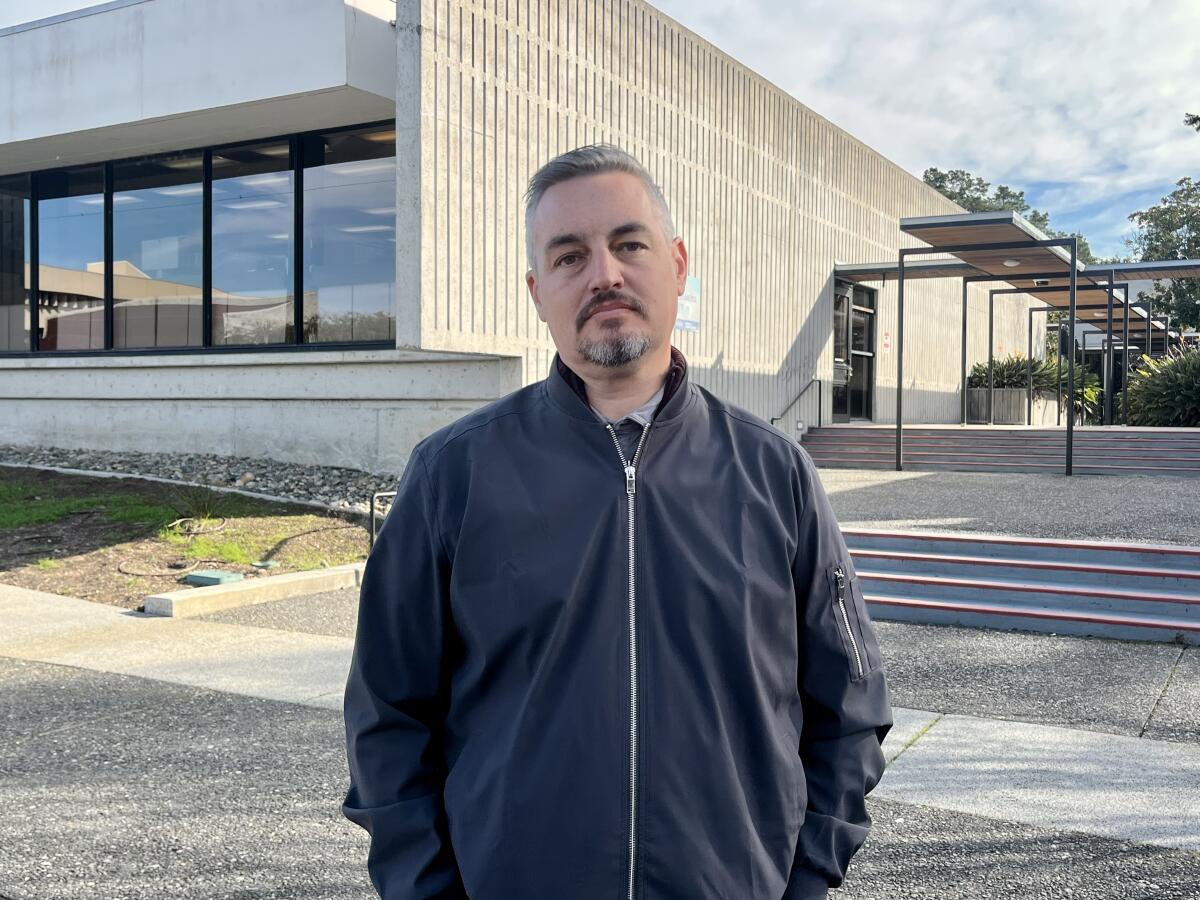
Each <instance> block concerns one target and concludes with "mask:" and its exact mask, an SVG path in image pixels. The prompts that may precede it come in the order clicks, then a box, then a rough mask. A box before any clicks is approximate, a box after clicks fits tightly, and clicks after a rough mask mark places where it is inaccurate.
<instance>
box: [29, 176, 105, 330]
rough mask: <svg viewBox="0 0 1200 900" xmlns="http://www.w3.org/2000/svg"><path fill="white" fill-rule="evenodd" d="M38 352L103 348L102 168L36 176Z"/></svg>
mask: <svg viewBox="0 0 1200 900" xmlns="http://www.w3.org/2000/svg"><path fill="white" fill-rule="evenodd" d="M37 194H38V331H39V335H38V347H39V349H41V350H96V349H102V348H103V347H104V169H103V167H101V166H89V167H86V168H80V169H69V170H64V171H61V172H48V173H45V174H42V175H39V176H38V177H37Z"/></svg>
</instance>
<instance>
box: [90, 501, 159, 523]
mask: <svg viewBox="0 0 1200 900" xmlns="http://www.w3.org/2000/svg"><path fill="white" fill-rule="evenodd" d="M101 499H103V500H104V511H105V515H106V516H107V517H108V521H110V522H120V523H123V524H130V525H147V526H152V525H162V524H165V523H167V522H170V521H172V520H173V519H174V518H175V515H174V510H173V509H171V507H169V506H165V505H163V504H161V503H148V502H146V501H145V500H142V499H140V498H138V497H104V498H101Z"/></svg>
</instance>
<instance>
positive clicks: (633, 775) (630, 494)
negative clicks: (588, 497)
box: [606, 424, 650, 900]
mask: <svg viewBox="0 0 1200 900" xmlns="http://www.w3.org/2000/svg"><path fill="white" fill-rule="evenodd" d="M606 427H607V428H608V433H609V434H610V435H611V436H612V439H613V445H614V446H615V447H616V448H617V455H618V456H620V457H621V466H622V468H623V469H624V470H625V499H626V501H627V504H626V505H627V507H628V510H629V880H628V886H627V889H626V897H627V900H633V888H634V880H633V876H634V861H635V858H636V855H637V787H638V783H637V751H638V705H637V695H638V668H637V615H636V612H635V609H636V600H637V581H636V577H635V576H636V571H637V569H636V564H635V560H636V558H637V539H636V536H635V535H636V531H635V529H636V525H637V523H636V517H635V514H634V513H635V508H636V502H637V501H636V494H637V464H638V459H639V458H640V457H641V454H642V445H643V444H645V443H646V435H648V434H649V433H650V426H649V425H643V426H642V436H641V438H639V439H638V444H637V449H635V450H634V451H633V459H632V460H626V459H625V451H624V450H622V449H621V442H620V441H619V440H617V432H616V429H614V428H613V427H612V425H611V424H609V425H608V426H606Z"/></svg>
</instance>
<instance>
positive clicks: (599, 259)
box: [588, 247, 625, 294]
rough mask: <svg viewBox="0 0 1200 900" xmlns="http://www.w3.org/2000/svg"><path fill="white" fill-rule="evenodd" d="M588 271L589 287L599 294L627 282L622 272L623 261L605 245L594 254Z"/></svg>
mask: <svg viewBox="0 0 1200 900" xmlns="http://www.w3.org/2000/svg"><path fill="white" fill-rule="evenodd" d="M589 268H590V271H589V272H588V289H589V290H591V291H592V293H595V294H598V293H600V292H601V291H610V290H613V289H614V288H620V287H621V286H622V285H623V284H624V283H625V278H624V275H623V274H622V272H621V262H620V260H618V259H617V258H616V256H614V255H613V253H612V251H611V250H609V249H608V248H607V247H605V248H604V249H603V250H601V251H600V252H599V253H594V254H592V258H591V262H590V265H589Z"/></svg>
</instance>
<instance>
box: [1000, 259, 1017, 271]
mask: <svg viewBox="0 0 1200 900" xmlns="http://www.w3.org/2000/svg"><path fill="white" fill-rule="evenodd" d="M1020 264H1021V261H1020V260H1019V259H1006V260H1005V261H1004V265H1006V266H1008V268H1010V269H1015V268H1016V267H1017V266H1019V265H1020Z"/></svg>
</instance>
